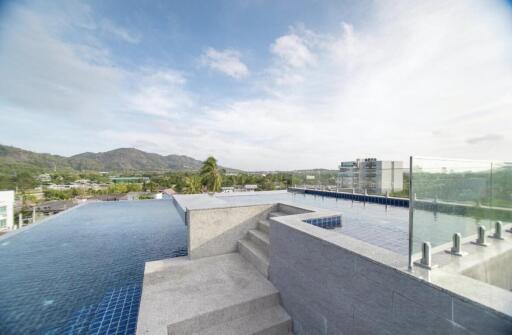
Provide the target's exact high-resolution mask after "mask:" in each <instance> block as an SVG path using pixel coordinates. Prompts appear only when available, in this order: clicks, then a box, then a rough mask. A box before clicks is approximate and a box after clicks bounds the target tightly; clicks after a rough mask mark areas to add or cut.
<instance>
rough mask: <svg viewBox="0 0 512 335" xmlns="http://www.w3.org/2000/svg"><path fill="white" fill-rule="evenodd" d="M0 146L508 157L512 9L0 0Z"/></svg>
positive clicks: (272, 165) (278, 162) (286, 158)
mask: <svg viewBox="0 0 512 335" xmlns="http://www.w3.org/2000/svg"><path fill="white" fill-rule="evenodd" d="M0 143H2V144H8V145H14V146H18V147H22V148H26V149H30V150H35V151H38V152H51V153H56V154H61V155H73V154H76V153H80V152H84V151H94V152H97V151H106V150H110V149H114V148H118V147H135V148H139V149H142V150H146V151H150V152H157V153H161V154H170V153H176V154H185V155H189V156H192V157H195V158H198V159H204V158H205V157H206V156H207V155H210V154H211V155H214V156H216V157H217V158H218V159H219V161H220V162H221V164H222V165H224V166H230V167H235V168H241V169H247V170H256V169H258V170H260V169H300V168H312V167H324V168H336V165H337V164H338V162H339V161H340V160H350V159H353V158H357V157H365V156H371V157H379V158H383V159H403V160H405V159H406V158H407V157H408V156H409V155H411V154H412V155H423V156H443V157H453V158H471V159H501V160H512V149H511V148H512V2H507V1H504V0H503V1H493V0H481V1H473V0H461V1H441V0H438V1H403V2H402V1H395V0H393V1H391V0H389V1H386V0H383V1H366V0H361V1H337V0H336V1H331V2H330V1H297V0H290V1H264V0H255V1H250V0H246V1H160V2H159V1H147V2H146V1H132V0H122V1H121V0H119V1H99V0H98V1H90V2H89V1H87V2H85V1H84V2H80V1H68V0H62V1H16V2H14V1H13V2H6V1H1V2H0Z"/></svg>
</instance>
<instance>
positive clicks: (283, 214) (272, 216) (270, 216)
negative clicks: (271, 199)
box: [268, 212, 290, 218]
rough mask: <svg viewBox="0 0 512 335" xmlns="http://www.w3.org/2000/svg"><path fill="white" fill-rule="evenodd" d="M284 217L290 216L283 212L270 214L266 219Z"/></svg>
mask: <svg viewBox="0 0 512 335" xmlns="http://www.w3.org/2000/svg"><path fill="white" fill-rule="evenodd" d="M285 215H290V214H288V213H285V212H270V214H269V215H268V217H269V218H274V217H277V216H285Z"/></svg>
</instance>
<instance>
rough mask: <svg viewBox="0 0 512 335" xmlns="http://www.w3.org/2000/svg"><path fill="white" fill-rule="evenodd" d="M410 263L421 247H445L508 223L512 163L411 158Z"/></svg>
mask: <svg viewBox="0 0 512 335" xmlns="http://www.w3.org/2000/svg"><path fill="white" fill-rule="evenodd" d="M410 177H411V178H410V188H411V190H412V192H411V193H410V230H411V231H410V246H409V262H410V265H412V263H411V262H412V261H413V260H415V259H416V258H418V257H419V255H420V253H421V251H422V246H423V243H424V242H428V243H430V245H431V247H432V250H435V248H436V247H439V248H441V247H442V246H444V245H450V243H452V242H453V239H454V234H456V233H458V234H460V237H461V239H462V240H464V238H466V237H467V238H469V237H470V236H477V233H478V230H479V229H480V230H482V228H480V227H484V228H485V231H486V235H489V234H491V233H493V231H494V230H495V227H496V222H497V221H501V222H502V224H503V227H506V226H507V225H509V224H510V223H512V163H506V162H494V161H474V160H455V159H442V158H425V157H412V158H411V168H410Z"/></svg>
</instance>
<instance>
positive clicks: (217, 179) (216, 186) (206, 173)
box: [200, 156, 222, 192]
mask: <svg viewBox="0 0 512 335" xmlns="http://www.w3.org/2000/svg"><path fill="white" fill-rule="evenodd" d="M200 175H201V178H202V181H203V185H204V186H206V188H207V190H208V191H210V192H219V191H220V188H221V186H222V175H221V172H220V170H219V168H218V166H217V160H216V159H215V158H214V157H212V156H210V157H208V158H207V159H206V160H205V161H204V163H203V167H202V168H201V172H200Z"/></svg>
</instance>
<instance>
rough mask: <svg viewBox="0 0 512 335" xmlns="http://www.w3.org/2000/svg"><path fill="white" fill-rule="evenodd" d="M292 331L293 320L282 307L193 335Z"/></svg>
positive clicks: (270, 334) (264, 334)
mask: <svg viewBox="0 0 512 335" xmlns="http://www.w3.org/2000/svg"><path fill="white" fill-rule="evenodd" d="M291 329H292V320H291V318H290V316H289V315H288V313H286V311H285V310H284V309H283V308H282V307H281V306H274V307H270V308H267V309H264V310H261V311H257V312H255V313H252V314H249V315H246V316H244V317H241V318H239V319H235V320H232V321H230V322H226V323H223V324H218V325H215V326H212V327H209V328H207V329H204V330H202V331H200V332H197V333H193V334H197V335H218V334H223V335H249V334H252V335H256V334H257V335H288V334H290V332H291Z"/></svg>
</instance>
